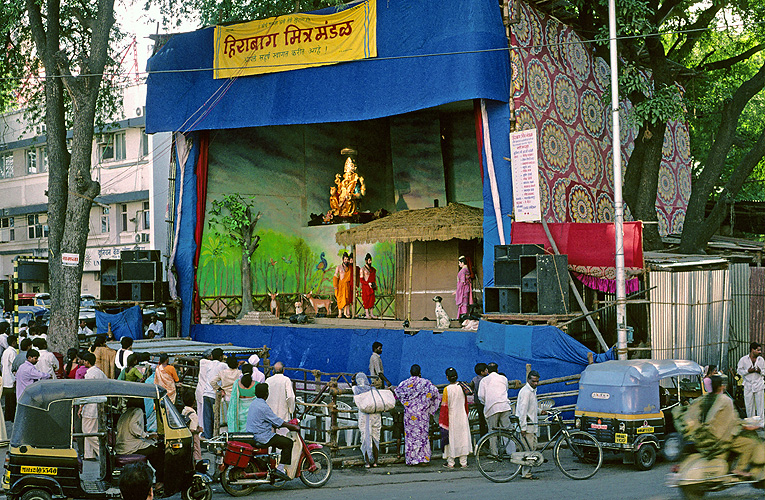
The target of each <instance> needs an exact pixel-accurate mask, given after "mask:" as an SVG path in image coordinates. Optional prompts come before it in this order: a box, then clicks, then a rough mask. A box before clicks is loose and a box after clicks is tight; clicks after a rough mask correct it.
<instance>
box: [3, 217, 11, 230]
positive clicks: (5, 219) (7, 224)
mask: <svg viewBox="0 0 765 500" xmlns="http://www.w3.org/2000/svg"><path fill="white" fill-rule="evenodd" d="M6 227H13V217H3V218H1V219H0V228H3V229H5V228H6Z"/></svg>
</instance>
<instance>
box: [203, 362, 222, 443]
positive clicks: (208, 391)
mask: <svg viewBox="0 0 765 500" xmlns="http://www.w3.org/2000/svg"><path fill="white" fill-rule="evenodd" d="M202 361H205V360H200V361H199V381H200V383H202V400H203V401H204V405H203V407H202V411H203V414H202V417H203V422H204V423H203V424H202V428H203V430H202V435H203V436H204V437H205V439H210V438H211V437H213V432H214V429H213V426H214V425H215V388H214V387H213V386H212V385H211V384H210V381H211V380H213V379H214V378H215V376H216V375H217V374H218V372H220V371H221V370H223V369H224V368H226V363H224V362H223V349H221V348H220V347H216V348H215V349H213V351H212V361H209V362H208V363H205V364H204V366H203V364H202Z"/></svg>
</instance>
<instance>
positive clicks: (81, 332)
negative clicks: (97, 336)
mask: <svg viewBox="0 0 765 500" xmlns="http://www.w3.org/2000/svg"><path fill="white" fill-rule="evenodd" d="M77 336H78V337H80V336H81V337H80V338H83V337H84V338H86V339H87V338H88V337H92V336H93V330H91V329H90V328H88V324H87V323H86V322H85V320H84V319H81V320H80V327H79V328H78V329H77Z"/></svg>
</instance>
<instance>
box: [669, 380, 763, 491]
mask: <svg viewBox="0 0 765 500" xmlns="http://www.w3.org/2000/svg"><path fill="white" fill-rule="evenodd" d="M711 379H712V392H711V393H709V394H706V395H704V396H703V397H701V398H698V399H696V400H695V401H694V402H693V403H692V404H691V405H690V407H689V408H688V411H687V413H686V415H685V418H684V420H685V424H686V426H687V427H686V433H687V434H688V435H689V436H690V437H691V438H692V439H693V441H694V443H695V445H696V448H697V449H698V450H699V451H700V452H701V453H702V454H704V455H705V456H707V457H711V456H716V455H719V454H721V453H724V452H726V451H732V452H734V453H736V454H737V455H738V462H737V463H736V468H735V469H734V470H732V471H731V472H732V473H733V474H735V475H737V476H741V477H746V478H748V477H751V474H750V473H749V472H747V471H748V469H749V464H750V461H751V458H752V455H753V453H754V451H755V449H756V447H757V446H762V444H761V443H760V442H759V441H758V440H757V439H755V438H753V437H751V436H749V435H747V434H745V433H742V432H741V431H742V429H744V430H754V429H755V427H752V426H747V425H743V424H742V421H741V420H740V419H739V418H738V413H737V412H736V409H735V407H734V406H733V401H732V400H731V399H730V397H729V396H728V395H727V394H725V388H726V382H725V378H723V377H722V376H720V375H712V377H711Z"/></svg>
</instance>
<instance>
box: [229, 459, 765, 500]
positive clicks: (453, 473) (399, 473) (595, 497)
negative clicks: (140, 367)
mask: <svg viewBox="0 0 765 500" xmlns="http://www.w3.org/2000/svg"><path fill="white" fill-rule="evenodd" d="M442 464H443V461H442V460H435V461H434V463H433V464H432V465H428V466H417V467H405V466H402V465H396V466H381V467H378V468H376V469H364V468H361V467H355V468H347V469H335V470H334V471H333V473H332V477H331V478H330V480H329V482H328V483H327V484H326V486H324V487H323V488H319V489H309V488H306V487H305V486H303V483H301V482H300V480H294V481H291V482H290V483H288V484H287V485H285V486H284V487H282V488H281V489H276V488H273V487H268V486H266V487H262V488H261V489H260V490H256V491H255V493H253V495H255V496H258V497H262V498H265V496H266V495H267V497H268V499H269V500H337V499H338V498H347V499H351V500H353V499H365V498H368V499H372V498H375V499H376V498H380V499H385V500H411V499H415V500H430V499H435V498H439V499H440V498H460V499H467V500H471V499H491V498H509V499H510V498H512V499H523V500H530V499H546V498H555V499H556V500H557V499H565V500H601V499H611V498H613V499H619V500H629V499H640V500H675V499H680V498H681V495H680V492H679V491H677V490H675V489H671V488H668V487H666V486H665V485H664V481H665V478H666V476H667V472H668V471H669V467H670V464H667V463H661V462H660V463H658V464H657V465H656V466H655V467H654V468H653V469H652V470H650V471H646V472H639V471H637V470H635V469H634V468H633V467H631V466H627V465H623V464H621V463H619V462H610V463H607V464H604V466H603V468H601V469H600V471H599V472H598V473H597V474H596V475H595V476H594V477H593V478H591V479H589V480H586V481H573V480H571V479H568V478H567V477H565V476H564V475H563V474H562V473H561V472H560V471H559V470H558V469H557V468H556V467H555V465H554V464H552V463H550V462H548V463H545V464H543V465H542V466H541V467H539V468H537V469H535V474H536V475H538V476H539V478H540V479H539V480H537V481H529V480H522V479H515V480H513V481H511V482H509V483H505V484H495V483H492V482H489V481H488V480H486V479H484V477H483V476H481V474H480V472H478V470H477V468H476V467H475V465H474V462H473V461H472V457H471V461H470V467H469V468H468V469H467V470H461V469H455V470H450V469H445V468H444V467H443V466H442ZM214 490H215V495H214V498H215V500H222V499H223V498H233V497H229V496H228V495H227V494H226V493H225V492H224V491H223V490H222V488H221V487H220V485H219V484H216V485H215V487H214ZM425 495H427V496H425ZM705 498H710V499H712V500H717V499H736V500H749V499H752V500H753V499H758V500H762V498H763V492H762V490H755V489H754V488H752V487H750V486H738V487H736V488H734V489H730V490H727V491H724V492H718V493H712V494H709V495H708V496H707V497H705Z"/></svg>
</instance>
